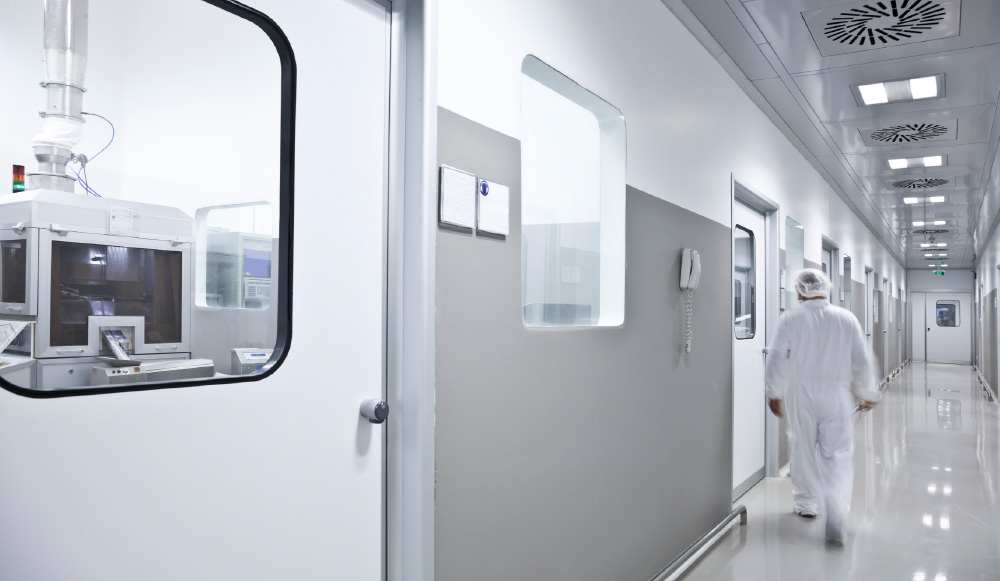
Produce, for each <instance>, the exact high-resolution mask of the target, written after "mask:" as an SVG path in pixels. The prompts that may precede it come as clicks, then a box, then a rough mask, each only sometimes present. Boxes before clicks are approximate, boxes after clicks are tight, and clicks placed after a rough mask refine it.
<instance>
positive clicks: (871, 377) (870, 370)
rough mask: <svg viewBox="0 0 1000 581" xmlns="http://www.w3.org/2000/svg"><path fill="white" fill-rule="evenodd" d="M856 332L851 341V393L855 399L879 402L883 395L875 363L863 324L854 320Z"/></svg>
mask: <svg viewBox="0 0 1000 581" xmlns="http://www.w3.org/2000/svg"><path fill="white" fill-rule="evenodd" d="M853 323H854V325H853V326H854V332H853V333H852V339H851V393H852V394H854V397H856V398H859V399H863V400H865V401H871V402H877V401H879V399H880V397H881V395H880V394H879V392H878V378H877V377H876V375H875V361H874V357H872V354H871V353H869V351H868V346H867V345H866V343H865V332H864V331H863V330H862V329H861V323H859V322H858V321H857V319H854V321H853Z"/></svg>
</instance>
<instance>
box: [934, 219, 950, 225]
mask: <svg viewBox="0 0 1000 581" xmlns="http://www.w3.org/2000/svg"><path fill="white" fill-rule="evenodd" d="M946 223H947V222H946V221H945V220H934V225H935V226H944V225H945V224H946Z"/></svg>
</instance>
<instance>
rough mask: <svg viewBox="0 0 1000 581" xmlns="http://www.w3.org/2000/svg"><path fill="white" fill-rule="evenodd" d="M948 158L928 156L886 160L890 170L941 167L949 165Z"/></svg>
mask: <svg viewBox="0 0 1000 581" xmlns="http://www.w3.org/2000/svg"><path fill="white" fill-rule="evenodd" d="M946 162H947V158H946V157H945V156H943V155H927V156H923V157H900V158H895V159H887V160H885V163H886V165H888V166H889V169H907V168H910V169H912V168H916V167H941V166H942V165H947V163H946Z"/></svg>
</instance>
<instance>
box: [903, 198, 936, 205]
mask: <svg viewBox="0 0 1000 581" xmlns="http://www.w3.org/2000/svg"><path fill="white" fill-rule="evenodd" d="M945 199H946V198H945V197H944V196H931V197H929V198H914V197H910V196H907V197H905V198H903V203H904V204H919V203H921V202H924V203H927V204H940V203H941V202H944V201H945Z"/></svg>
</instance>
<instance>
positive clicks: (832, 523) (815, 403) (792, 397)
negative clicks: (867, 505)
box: [786, 385, 854, 536]
mask: <svg viewBox="0 0 1000 581" xmlns="http://www.w3.org/2000/svg"><path fill="white" fill-rule="evenodd" d="M786 400H787V401H786V403H787V411H788V443H789V447H790V451H791V477H792V492H793V493H794V495H795V509H796V510H797V511H802V510H809V511H813V512H816V513H820V514H825V515H826V526H827V531H828V532H834V533H840V534H841V536H842V534H843V531H844V523H845V522H846V519H847V512H848V510H850V506H851V492H852V489H853V487H854V459H853V452H854V422H853V421H852V419H851V414H852V413H853V410H854V398H853V397H852V396H851V393H850V390H849V388H848V387H847V386H843V387H841V386H832V385H809V386H801V385H797V386H794V387H791V388H790V389H789V390H788V394H787V397H786Z"/></svg>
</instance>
